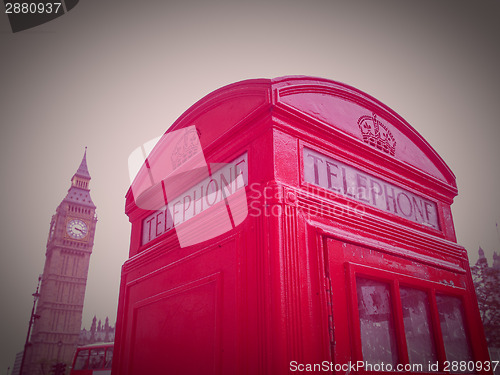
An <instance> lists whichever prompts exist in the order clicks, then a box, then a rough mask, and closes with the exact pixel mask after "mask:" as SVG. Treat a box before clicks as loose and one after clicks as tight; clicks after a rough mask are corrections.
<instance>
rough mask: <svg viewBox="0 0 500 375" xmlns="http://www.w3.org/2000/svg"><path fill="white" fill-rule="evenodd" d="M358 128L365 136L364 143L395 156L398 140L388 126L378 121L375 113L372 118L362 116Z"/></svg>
mask: <svg viewBox="0 0 500 375" xmlns="http://www.w3.org/2000/svg"><path fill="white" fill-rule="evenodd" d="M358 126H359V129H360V130H361V135H362V136H363V142H365V143H368V144H369V145H371V146H374V147H376V148H378V149H379V150H382V151H384V152H387V153H388V154H390V155H392V156H394V154H395V152H396V140H395V139H394V136H393V135H392V133H391V131H390V130H389V129H388V128H387V126H385V125H384V124H383V123H382V122H380V121H379V120H378V119H377V115H376V114H375V113H373V114H372V116H361V117H360V118H359V119H358Z"/></svg>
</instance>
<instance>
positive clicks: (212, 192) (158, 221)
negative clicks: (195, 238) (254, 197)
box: [142, 153, 248, 245]
mask: <svg viewBox="0 0 500 375" xmlns="http://www.w3.org/2000/svg"><path fill="white" fill-rule="evenodd" d="M217 166H219V167H220V168H219V169H217V170H216V171H215V172H212V174H211V176H209V177H207V178H205V179H203V180H202V181H200V182H198V183H196V184H193V186H191V187H190V188H189V189H187V190H185V191H184V192H183V193H181V194H179V195H178V196H177V197H176V198H174V199H169V203H168V204H167V205H165V206H164V207H162V208H160V209H159V210H157V211H155V212H154V213H152V214H150V215H149V216H147V217H146V218H145V219H144V220H143V221H142V244H143V245H144V244H147V243H148V242H150V241H152V240H154V239H155V238H157V237H159V236H161V235H162V234H164V233H166V232H168V231H169V230H171V229H172V228H174V227H176V226H178V225H180V224H182V223H185V222H187V221H188V220H190V219H192V218H194V217H195V216H197V215H199V214H200V213H202V212H204V211H206V210H208V209H209V208H210V207H212V206H215V205H216V204H217V203H219V202H222V201H225V203H226V205H228V210H229V211H231V209H232V208H234V207H232V206H235V205H236V204H238V200H241V198H240V199H237V200H230V199H229V200H228V198H229V197H231V196H234V194H235V193H236V192H237V191H240V190H241V189H243V188H244V187H245V186H247V185H248V165H247V153H244V154H243V155H241V156H239V157H238V158H236V159H234V160H233V161H232V162H231V163H227V164H219V165H217V164H211V168H212V170H214V169H216V168H217ZM244 199H245V203H246V198H244ZM240 203H241V202H240ZM245 216H246V214H245ZM233 220H234V217H233ZM216 224H217V223H214V226H217V225H216ZM219 224H220V223H219ZM234 224H235V225H236V224H237V223H236V222H235V223H234ZM219 226H220V225H219Z"/></svg>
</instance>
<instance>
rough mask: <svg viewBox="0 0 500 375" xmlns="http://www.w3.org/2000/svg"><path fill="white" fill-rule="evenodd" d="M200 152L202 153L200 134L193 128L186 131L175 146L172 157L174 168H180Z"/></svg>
mask: <svg viewBox="0 0 500 375" xmlns="http://www.w3.org/2000/svg"><path fill="white" fill-rule="evenodd" d="M198 152H200V145H199V134H198V132H197V130H196V129H195V128H194V127H193V128H192V129H189V130H188V131H186V132H185V133H184V134H183V137H182V138H181V139H180V140H179V141H178V142H177V144H176V145H175V148H174V150H173V152H172V156H171V158H172V165H173V167H174V168H177V167H179V166H180V165H182V164H184V163H185V162H186V161H188V160H189V159H190V158H192V157H193V156H194V155H195V154H196V153H198Z"/></svg>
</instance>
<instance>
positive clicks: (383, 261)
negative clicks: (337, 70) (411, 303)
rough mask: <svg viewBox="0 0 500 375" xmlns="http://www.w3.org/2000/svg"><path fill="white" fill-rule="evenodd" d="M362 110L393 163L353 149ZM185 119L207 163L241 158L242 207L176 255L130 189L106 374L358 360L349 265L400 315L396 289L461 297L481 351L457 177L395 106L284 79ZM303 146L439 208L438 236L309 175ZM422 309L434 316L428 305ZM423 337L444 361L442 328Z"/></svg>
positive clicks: (213, 102) (310, 81)
mask: <svg viewBox="0 0 500 375" xmlns="http://www.w3.org/2000/svg"><path fill="white" fill-rule="evenodd" d="M365 115H376V116H377V118H378V119H379V121H381V122H382V123H384V124H385V125H386V126H387V127H388V129H390V131H391V132H392V133H393V134H394V135H395V137H396V140H397V145H396V153H395V155H394V156H392V155H389V154H387V153H385V152H383V151H381V150H379V149H377V148H375V147H372V146H371V145H369V144H366V143H364V142H363V139H362V137H361V133H360V132H359V128H358V125H357V123H356V121H357V119H358V118H359V117H360V116H365ZM192 125H196V127H197V129H198V131H199V133H200V134H201V135H200V143H201V146H202V148H203V152H204V156H205V158H206V160H207V162H208V163H227V162H230V161H231V160H234V158H236V157H238V156H239V155H242V154H243V153H245V152H246V153H247V155H248V179H249V181H248V186H247V187H246V194H247V199H248V211H249V215H248V217H247V218H246V219H245V221H244V222H243V223H242V224H240V225H239V226H237V227H236V228H234V229H233V230H231V231H229V232H228V233H226V234H223V235H220V236H218V237H216V238H213V239H210V240H207V241H204V242H201V243H199V244H196V245H192V246H188V247H184V248H181V247H180V246H179V241H178V240H177V238H176V231H175V230H171V231H170V232H167V233H165V234H163V235H161V236H160V237H158V238H156V239H154V240H153V241H151V242H149V243H146V244H142V243H141V238H142V236H141V231H142V220H143V219H144V218H145V217H147V216H148V215H149V214H151V212H152V211H148V210H143V209H140V208H139V207H137V205H136V204H135V201H134V196H133V193H132V191H131V190H129V192H128V193H127V196H126V207H125V212H126V213H127V215H128V216H129V219H130V222H131V223H132V230H131V243H130V259H129V260H128V261H127V262H125V264H124V265H123V268H122V280H121V287H120V300H119V306H118V317H117V331H116V336H115V354H114V355H115V357H114V361H113V374H118V375H128V374H136V375H142V373H141V372H140V370H139V369H141V368H142V369H144V368H147V370H148V373H167V372H168V371H170V372H172V373H176V374H198V373H204V374H273V375H274V374H288V373H289V372H290V371H291V367H290V366H291V365H290V363H291V361H295V363H297V364H321V363H322V362H323V361H327V362H328V363H330V362H331V363H333V364H343V363H348V362H349V361H354V360H358V359H359V358H362V353H361V342H360V336H359V319H358V315H357V314H358V312H357V297H356V289H355V284H354V282H355V279H354V278H355V275H356V274H357V273H363V274H368V275H369V276H370V277H375V278H377V279H389V280H390V281H391V285H393V300H394V301H395V303H396V306H394V314H395V316H399V315H400V314H401V312H400V311H401V309H400V307H401V306H400V305H398V304H400V302H399V300H398V299H397V298H396V297H397V296H398V293H399V289H398V287H397V286H398V285H399V283H401V284H402V283H405V282H408V281H410V282H411V285H412V286H414V287H416V288H420V289H425V290H428V293H430V296H431V297H432V298H431V299H430V300H431V301H434V294H435V291H436V290H439V291H443V290H446V291H447V292H450V293H452V294H456V293H458V294H459V295H460V296H462V298H463V301H464V306H465V311H466V317H467V331H468V332H469V334H470V339H471V347H473V350H474V359H475V360H481V361H485V360H487V359H488V354H487V348H486V343H485V339H484V334H483V331H482V325H481V322H480V319H479V311H478V309H477V302H476V297H475V293H474V289H473V285H472V279H471V276H470V270H469V266H468V258H467V253H466V251H465V249H464V248H463V247H461V246H459V245H457V244H456V237H455V232H454V227H453V220H452V215H451V207H450V206H451V204H452V202H453V198H454V197H455V196H456V194H457V189H456V183H455V176H454V175H453V173H452V172H451V171H450V170H449V168H448V167H447V166H446V164H445V163H444V162H443V160H442V159H441V158H440V157H439V155H438V154H437V153H436V152H435V151H434V150H433V149H432V148H431V147H430V145H429V144H428V143H427V142H426V141H425V140H424V139H423V138H422V137H421V136H420V135H419V134H418V133H417V132H416V131H415V130H414V129H413V128H412V127H411V126H410V125H409V124H408V123H407V122H406V121H405V120H403V119H402V118H401V117H400V116H399V115H397V114H396V113H395V112H394V111H392V110H391V109H390V108H388V107H387V106H385V105H384V104H382V103H380V102H379V101H377V100H376V99H374V98H372V97H371V96H369V95H367V94H365V93H363V92H361V91H359V90H357V89H354V88H352V87H350V86H347V85H344V84H340V83H337V82H333V81H330V80H326V79H321V78H311V77H283V78H277V79H273V80H267V79H259V80H249V81H243V82H238V83H235V84H231V85H229V86H226V87H223V88H221V89H219V90H216V91H214V92H213V93H211V94H209V95H207V96H206V97H205V98H203V99H201V100H200V101H199V102H197V103H195V104H194V105H193V106H192V107H191V108H190V109H189V110H187V111H186V112H185V113H184V114H183V115H182V116H181V117H180V118H179V119H178V120H177V121H176V122H175V123H174V124H173V126H172V127H171V128H170V129H169V130H168V132H171V131H175V130H178V129H182V128H184V127H187V126H192ZM304 148H306V149H310V150H314V151H316V152H319V153H321V154H322V155H325V156H327V157H331V158H334V159H335V160H339V161H341V162H343V163H345V164H347V165H350V166H352V167H354V168H356V169H357V170H360V171H362V172H363V173H366V174H369V175H371V176H373V177H375V178H378V179H381V180H383V181H387V182H388V183H390V184H392V185H394V186H397V187H400V188H402V189H405V190H406V191H408V192H411V193H412V194H416V195H418V196H420V197H423V198H425V199H427V200H430V201H432V202H435V203H436V205H437V211H438V215H439V229H434V228H431V227H429V226H425V225H422V224H419V223H416V222H413V221H410V220H407V219H405V218H403V217H401V216H398V215H396V214H393V213H390V212H387V211H383V210H381V209H379V208H376V207H373V206H370V205H362V204H360V202H359V201H356V200H354V199H352V198H349V197H346V196H343V195H341V194H337V193H334V192H332V191H329V190H328V189H326V188H323V187H321V186H316V185H315V184H312V183H310V182H307V181H306V179H305V171H304V156H303V155H304ZM156 151H157V152H159V153H160V154H161V152H162V150H161V149H159V150H156ZM352 206H360V207H362V214H358V213H356V212H355V211H353V212H350V211H348V210H347V208H349V207H352ZM318 208H324V210H323V211H322V210H318ZM342 210H343V211H342ZM339 212H342V214H339ZM206 215H207V216H210V213H209V212H207V213H206ZM341 249H350V250H349V251H351V252H352V254H357V255H358V256H357V257H356V256H354V255H352V254H351V256H347V255H348V254H347V253H345V254H344V253H342V252H341V251H340V250H341ZM342 251H347V250H342ZM346 254H347V255H346ZM361 255H363V256H361ZM443 280H448V281H450V280H451V281H453V283H454V285H455V286H456V287H454V288H452V287H450V286H448V285H444V284H443ZM195 306H199V309H198V310H197V309H195V308H194V307H195ZM430 308H431V312H432V315H433V317H434V319H433V322H434V323H435V322H437V320H436V317H437V307H436V306H435V301H434V302H432V303H431V306H430ZM176 311H180V312H182V314H176V313H175V312H176ZM165 317H168V319H167V318H165ZM399 317H400V316H399ZM398 322H399V323H398V326H397V327H396V329H397V332H398V335H397V337H398V344H399V345H398V348H399V350H400V353H399V354H400V358H402V359H403V361H404V362H407V361H408V353H407V350H406V344H405V341H404V327H403V326H402V324H403V323H402V320H401V319H399V320H398ZM195 328H196V329H195ZM433 330H434V331H433V333H434V336H435V339H436V348H437V350H438V356H439V359H443V358H445V354H444V349H443V348H444V344H443V342H442V339H441V336H440V328H439V327H438V326H437V325H436V324H434V326H433ZM171 353H173V354H171ZM144 366H146V367H144ZM338 373H340V372H338ZM344 373H345V372H342V374H344Z"/></svg>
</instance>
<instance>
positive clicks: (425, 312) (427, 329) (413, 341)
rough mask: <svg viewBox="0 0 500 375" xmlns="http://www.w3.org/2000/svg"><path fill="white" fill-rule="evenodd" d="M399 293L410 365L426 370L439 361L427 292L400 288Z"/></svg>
mask: <svg viewBox="0 0 500 375" xmlns="http://www.w3.org/2000/svg"><path fill="white" fill-rule="evenodd" d="M399 292H400V295H401V305H402V306H403V322H404V327H405V336H406V345H407V348H408V356H409V358H410V363H412V364H421V365H423V367H424V368H426V366H427V364H428V363H429V362H432V363H435V362H436V361H437V354H436V346H435V344H434V336H433V334H432V326H431V314H430V308H429V298H428V296H427V293H426V292H424V291H422V290H418V289H413V288H407V287H400V288H399Z"/></svg>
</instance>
